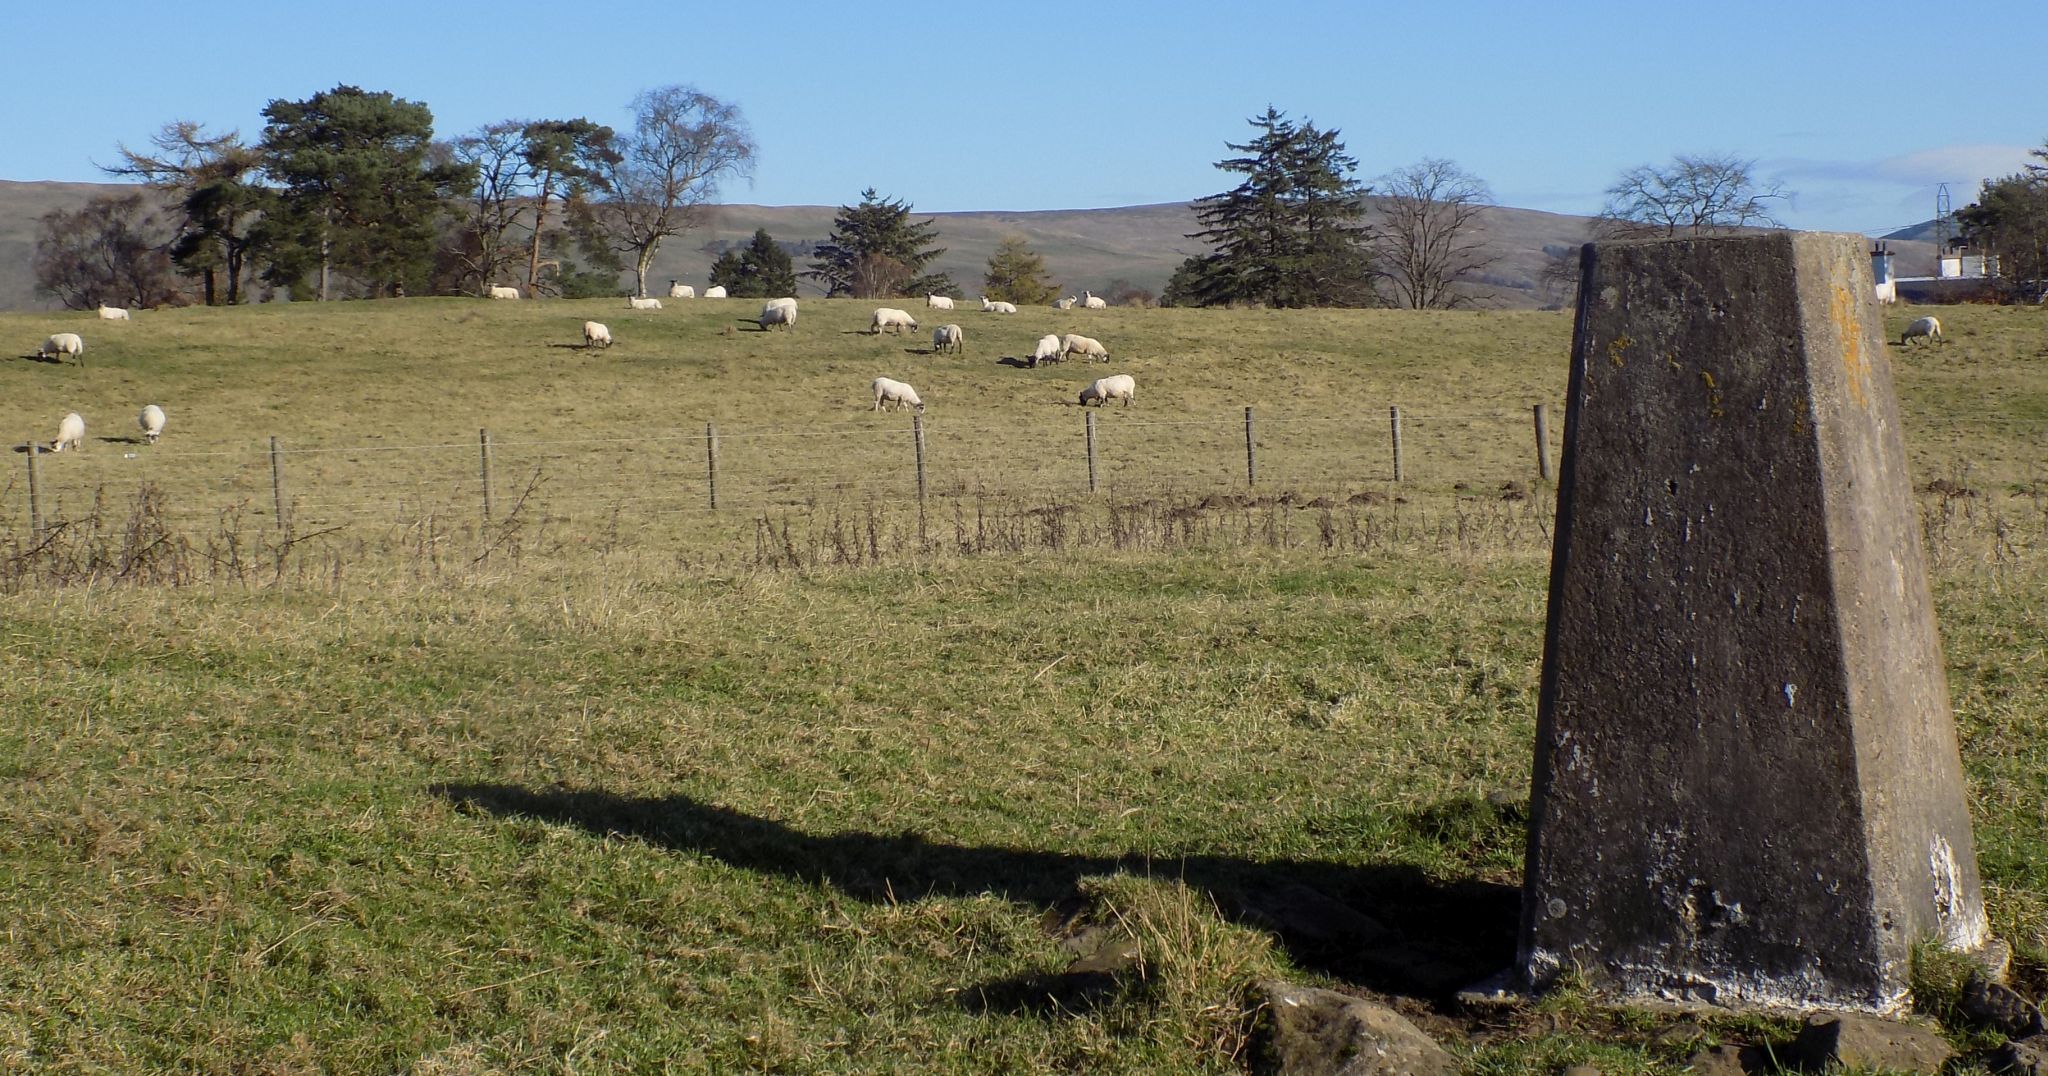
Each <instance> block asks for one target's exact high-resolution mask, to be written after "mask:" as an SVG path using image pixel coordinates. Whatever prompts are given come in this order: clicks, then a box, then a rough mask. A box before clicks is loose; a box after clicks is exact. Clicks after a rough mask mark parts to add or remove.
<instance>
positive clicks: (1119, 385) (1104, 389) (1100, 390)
mask: <svg viewBox="0 0 2048 1076" xmlns="http://www.w3.org/2000/svg"><path fill="white" fill-rule="evenodd" d="M1137 398H1138V382H1137V381H1136V380H1135V379H1134V378H1132V377H1131V375H1129V374H1115V375H1112V376H1110V377H1099V378H1096V379H1095V382H1094V383H1093V384H1091V385H1089V386H1088V387H1087V388H1085V389H1082V390H1081V406H1083V407H1086V406H1088V401H1090V400H1094V401H1095V406H1097V407H1101V406H1102V405H1104V404H1106V403H1108V402H1109V401H1111V400H1122V401H1123V402H1124V406H1125V407H1129V406H1131V401H1133V400H1135V399H1137Z"/></svg>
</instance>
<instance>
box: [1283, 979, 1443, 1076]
mask: <svg viewBox="0 0 2048 1076" xmlns="http://www.w3.org/2000/svg"><path fill="white" fill-rule="evenodd" d="M1252 1001H1253V1003H1254V1004H1255V1005H1257V1006H1258V1012H1257V1016H1256V1018H1255V1020H1254V1024H1253V1034H1252V1043H1253V1045H1252V1071H1253V1072H1254V1073H1256V1074H1258V1076H1439V1074H1441V1076H1451V1074H1452V1073H1455V1072H1457V1071H1458V1062H1457V1060H1456V1059H1454V1058H1453V1057H1452V1056H1451V1055H1450V1053H1449V1052H1448V1051H1446V1050H1445V1049H1444V1048H1443V1047H1441V1046H1438V1045H1437V1044H1436V1040H1434V1039H1432V1038H1430V1037H1429V1036H1428V1035H1425V1034H1423V1033H1422V1032H1421V1031H1420V1030H1418V1029H1417V1028H1416V1026H1415V1025H1414V1024H1411V1023H1409V1022H1408V1021H1407V1020H1406V1019H1404V1018H1402V1016H1401V1015H1400V1014H1399V1013H1396V1012H1395V1011H1393V1010H1392V1009H1389V1008H1387V1007H1386V1006H1384V1005H1375V1004H1373V1003H1372V1002H1370V1001H1366V1000H1364V999H1363V998H1355V997H1352V996H1351V995H1349V994H1339V993H1337V992H1336V991H1334V990H1317V989H1314V988H1311V987H1302V986H1294V985H1292V984H1289V983H1281V982H1272V981H1267V982H1261V983H1258V984H1257V985H1255V986H1253V987H1252Z"/></svg>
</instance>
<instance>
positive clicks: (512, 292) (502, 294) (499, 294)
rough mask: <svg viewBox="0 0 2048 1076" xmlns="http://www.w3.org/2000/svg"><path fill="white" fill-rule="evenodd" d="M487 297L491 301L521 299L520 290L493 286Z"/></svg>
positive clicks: (486, 294)
mask: <svg viewBox="0 0 2048 1076" xmlns="http://www.w3.org/2000/svg"><path fill="white" fill-rule="evenodd" d="M485 297H486V298H490V299H517V298H519V289H518V288H507V287H503V286H501V285H498V284H493V285H491V286H490V290H489V291H488V292H486V293H485Z"/></svg>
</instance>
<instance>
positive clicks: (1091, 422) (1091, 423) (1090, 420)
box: [1082, 411, 1098, 493]
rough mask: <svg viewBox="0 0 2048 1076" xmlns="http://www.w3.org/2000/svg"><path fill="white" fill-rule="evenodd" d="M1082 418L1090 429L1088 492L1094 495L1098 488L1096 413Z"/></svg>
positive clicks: (1091, 412) (1089, 413) (1090, 413)
mask: <svg viewBox="0 0 2048 1076" xmlns="http://www.w3.org/2000/svg"><path fill="white" fill-rule="evenodd" d="M1082 417H1083V418H1085V419H1087V428H1088V492H1090V493H1094V492H1095V491H1096V489H1097V488H1098V487H1097V486H1096V484H1095V412H1093V411H1090V412H1088V413H1087V414H1086V415H1084V416H1082Z"/></svg>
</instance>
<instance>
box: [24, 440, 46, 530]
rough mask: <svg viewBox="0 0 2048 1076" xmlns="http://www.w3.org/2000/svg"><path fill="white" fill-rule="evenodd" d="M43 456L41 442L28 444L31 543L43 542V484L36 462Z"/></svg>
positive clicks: (29, 528)
mask: <svg viewBox="0 0 2048 1076" xmlns="http://www.w3.org/2000/svg"><path fill="white" fill-rule="evenodd" d="M42 455H43V446H42V444H41V443H40V442H37V441H30V442H29V443H28V537H29V541H31V542H41V541H42V540H43V484H42V482H41V481H40V480H39V479H38V477H37V474H36V471H37V467H36V461H37V460H39V459H41V458H42Z"/></svg>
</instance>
